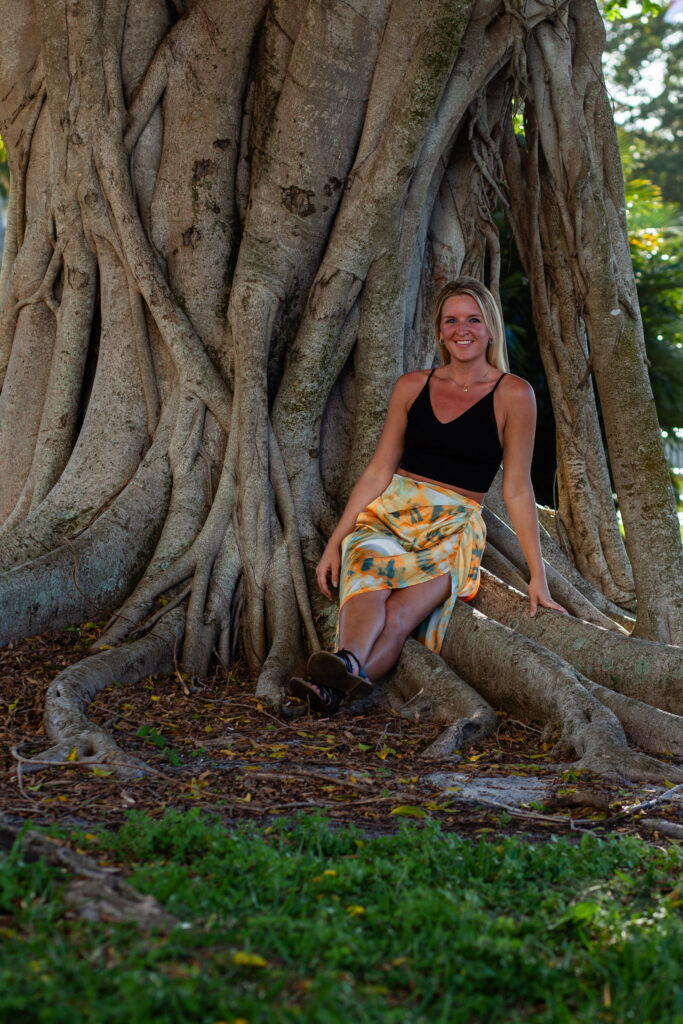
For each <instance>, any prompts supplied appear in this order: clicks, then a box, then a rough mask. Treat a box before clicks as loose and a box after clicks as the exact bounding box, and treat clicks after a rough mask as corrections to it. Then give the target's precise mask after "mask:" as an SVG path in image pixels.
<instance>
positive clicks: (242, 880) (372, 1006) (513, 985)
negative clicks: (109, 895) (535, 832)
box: [0, 809, 683, 1024]
mask: <svg viewBox="0 0 683 1024" xmlns="http://www.w3.org/2000/svg"><path fill="white" fill-rule="evenodd" d="M61 836H62V841H63V842H64V841H65V840H66V835H65V833H63V832H62V833H61ZM69 838H70V841H71V843H72V844H73V845H74V846H75V847H76V848H77V849H80V850H82V851H85V852H87V853H88V854H90V855H91V856H92V855H94V856H95V857H97V859H98V860H99V861H100V862H102V863H104V864H105V865H107V866H109V865H114V866H115V865H116V864H117V863H125V864H127V865H128V866H129V868H130V874H129V876H128V881H129V882H131V883H132V884H133V885H134V886H136V888H137V889H138V890H139V891H140V892H143V893H149V894H152V895H153V896H155V897H156V898H157V899H158V900H159V901H160V903H161V904H162V905H163V907H164V908H165V910H166V911H168V912H169V913H170V914H172V915H174V917H175V919H176V921H175V924H174V925H173V926H171V927H170V928H166V929H164V930H162V931H158V930H157V931H151V932H148V933H144V932H141V931H140V930H139V928H138V927H137V926H136V925H135V924H133V923H128V924H117V925H114V924H111V923H106V922H101V921H98V922H92V921H83V920H77V919H76V920H74V919H69V918H68V917H66V916H65V905H64V903H63V900H62V892H63V889H64V885H65V881H66V879H65V877H64V872H63V870H60V869H59V868H54V867H47V866H46V865H44V864H40V863H39V864H38V865H36V864H32V865H26V864H24V863H23V861H22V857H21V854H20V852H19V851H18V849H15V851H14V852H13V854H12V855H11V856H10V857H9V858H8V859H6V860H5V861H4V863H3V865H2V868H3V870H2V872H1V874H0V879H1V881H0V914H1V915H2V916H1V919H0V927H1V928H2V936H3V944H4V950H3V956H2V960H1V962H0V1019H2V1020H7V1021H9V1020H13V1021H21V1022H22V1024H24V1022H25V1024H32V1022H34V1021H35V1022H41V1024H42V1022H55V1024H61V1022H64V1024H66V1022H68V1024H79V1022H81V1021H86V1020H87V1021H107V1022H108V1024H115V1022H118V1021H121V1022H124V1021H125V1022H126V1024H136V1022H143V1021H144V1022H147V1021H151V1020H154V1021H158V1022H164V1024H165V1022H176V1021H178V1022H180V1021H190V1020H191V1021H193V1022H196V1024H215V1022H218V1021H230V1022H233V1024H236V1022H237V1021H240V1022H241V1021H244V1022H247V1021H248V1022H249V1024H258V1022H266V1021H268V1022H273V1021H275V1022H280V1021H283V1022H284V1021H310V1022H315V1024H326V1022H336V1021H350V1020H353V1021H382V1022H385V1021H387V1022H388V1021H396V1022H398V1021H400V1022H401V1024H404V1022H418V1021H425V1022H426V1021H429V1022H430V1024H433V1022H438V1021H444V1022H446V1021H447V1022H448V1024H457V1022H463V1024H464V1022H474V1021H482V1020H505V1021H510V1022H517V1021H531V1022H539V1024H540V1022H558V1024H559V1022H565V1021H567V1022H569V1021H572V1022H573V1021H586V1022H587V1021H596V1022H597V1021H601V1022H602V1021H619V1022H622V1021H638V1022H642V1021H647V1022H649V1024H656V1022H659V1021H661V1022H666V1024H680V1022H681V1021H683V994H682V993H681V989H680V984H679V981H680V962H681V957H683V915H682V913H681V902H682V901H681V887H680V876H681V867H682V866H683V853H682V851H681V849H680V848H679V847H676V846H673V845H672V846H669V847H668V848H666V849H659V848H652V847H649V846H647V845H646V844H645V843H643V842H642V841H640V840H638V839H635V838H633V837H622V838H619V839H617V838H614V837H613V838H609V839H607V840H600V839H596V838H594V837H592V836H586V837H584V838H582V839H581V840H580V841H571V840H569V841H568V840H566V839H558V838H554V837H551V838H550V839H549V840H548V841H547V842H545V843H542V844H538V843H530V842H528V841H527V840H525V839H524V838H507V839H499V838H494V839H493V840H492V841H485V840H483V839H482V840H479V841H472V840H469V839H463V838H461V837H459V836H457V835H454V834H452V833H450V834H447V833H444V832H442V831H441V829H440V828H439V827H438V826H437V825H433V824H430V825H427V826H426V827H417V826H413V825H411V826H409V827H405V828H404V829H403V830H402V831H401V832H400V833H399V834H398V835H393V836H380V837H375V838H369V837H368V836H367V835H365V834H364V833H362V832H361V831H359V830H358V829H356V828H354V827H353V826H351V827H344V828H340V829H335V828H333V827H331V826H330V823H329V822H327V821H326V820H324V819H323V818H322V817H300V818H296V819H281V820H278V821H277V822H275V823H274V824H272V825H271V826H269V827H268V828H266V829H264V828H263V826H257V825H256V824H254V823H242V824H240V825H239V826H238V827H237V828H234V829H229V830H228V829H226V828H225V826H224V824H223V823H221V822H220V820H219V819H218V818H216V817H214V818H207V817H206V816H203V815H202V814H201V813H200V812H199V811H198V810H197V809H195V810H194V811H191V812H188V813H178V812H173V811H169V812H167V813H166V814H165V815H164V817H163V819H161V820H158V821H155V820H153V819H151V818H150V817H149V816H147V815H144V814H141V813H139V812H131V814H130V816H129V817H128V819H127V821H126V822H125V824H124V825H123V826H122V828H121V829H120V830H119V831H118V833H114V832H106V831H104V830H96V831H94V832H84V831H80V832H74V831H73V830H72V831H71V834H70V837H69Z"/></svg>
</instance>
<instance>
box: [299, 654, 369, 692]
mask: <svg viewBox="0 0 683 1024" xmlns="http://www.w3.org/2000/svg"><path fill="white" fill-rule="evenodd" d="M308 674H309V676H310V677H311V679H312V680H313V682H314V683H317V685H318V686H326V687H332V688H333V689H335V690H341V691H342V692H343V693H345V694H348V695H351V694H353V695H354V697H356V698H358V697H367V696H369V694H371V693H372V689H373V687H372V683H371V682H370V680H369V679H368V677H367V676H366V674H365V672H364V671H363V667H362V665H361V663H360V661H359V660H358V658H357V656H356V655H355V654H354V653H353V651H347V650H345V649H344V648H342V650H340V651H335V652H334V654H332V653H330V651H316V652H315V654H312V655H311V656H310V658H309V659H308Z"/></svg>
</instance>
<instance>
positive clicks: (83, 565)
mask: <svg viewBox="0 0 683 1024" xmlns="http://www.w3.org/2000/svg"><path fill="white" fill-rule="evenodd" d="M3 14H4V27H5V40H4V45H3V63H2V66H1V67H0V84H1V85H2V89H1V90H0V96H2V99H1V100H0V127H1V130H2V136H3V139H4V141H5V144H6V147H7V151H8V158H9V163H10V173H11V194H10V206H9V219H8V227H7V238H6V245H5V252H4V257H3V264H2V275H1V277H0V302H1V307H0V374H1V377H0V380H2V392H1V394H0V480H2V491H1V493H0V516H1V518H2V521H3V522H4V526H3V527H2V530H1V531H0V609H1V611H0V642H6V641H8V640H9V639H11V638H13V637H17V636H24V635H26V634H27V633H29V632H37V631H40V630H43V629H45V628H48V627H51V626H55V625H58V624H60V623H61V624H63V623H66V622H68V621H76V620H79V619H83V618H86V617H87V618H93V617H94V616H95V615H97V614H103V613H113V614H112V617H111V619H110V621H109V623H108V626H107V628H106V630H105V633H104V635H103V637H102V638H101V641H100V644H101V647H102V650H101V651H100V652H99V653H97V654H94V655H93V656H92V657H91V658H90V659H86V660H85V661H84V662H83V663H82V664H81V665H79V666H77V667H76V668H75V669H74V670H69V671H67V672H66V673H62V675H61V676H60V677H58V679H56V680H55V682H54V683H53V686H52V689H51V692H50V695H49V699H48V706H47V710H46V725H47V731H48V734H49V735H50V736H51V737H52V738H53V740H54V743H55V746H54V748H53V755H52V756H54V757H56V758H59V757H61V756H62V755H63V751H64V750H65V749H66V746H65V744H67V745H68V746H69V749H71V747H72V746H73V745H74V743H75V744H76V746H77V748H78V751H79V753H80V754H81V755H85V756H98V753H100V754H101V756H102V757H107V758H109V759H110V760H111V759H112V749H113V748H112V741H110V740H108V739H107V738H106V737H105V736H104V735H103V734H102V733H101V731H97V730H93V729H91V728H90V727H89V725H88V722H87V719H86V718H85V715H84V711H85V707H86V706H87V702H88V700H89V699H90V698H91V697H92V695H93V694H94V693H95V692H96V691H97V689H98V688H99V687H101V686H103V685H106V683H107V681H108V680H109V679H110V678H111V673H112V672H115V674H116V678H117V679H118V680H119V681H122V680H126V681H128V682H131V683H132V682H134V681H135V679H137V678H140V677H141V676H142V675H145V674H149V673H150V672H154V671H159V672H161V671H167V670H168V669H169V667H170V666H172V665H173V664H175V663H180V664H182V666H183V667H184V669H185V670H187V671H189V672H192V673H195V674H197V675H202V674H204V673H205V672H206V671H207V668H208V665H209V662H210V661H211V659H212V658H218V659H220V661H222V662H223V663H224V664H226V665H227V664H228V663H229V662H230V661H231V660H232V659H233V658H234V657H235V654H236V652H237V651H238V650H241V651H243V652H244V654H245V655H246V657H247V659H248V662H249V664H250V666H251V667H252V668H253V669H256V670H258V672H259V682H258V692H259V693H260V694H262V695H263V696H265V697H269V698H271V699H272V700H274V701H278V700H280V699H281V697H282V693H283V686H284V683H285V681H286V679H287V677H288V675H289V674H290V673H291V672H292V671H293V670H295V669H301V666H302V663H303V661H304V658H305V655H306V652H307V651H310V650H312V649H315V648H316V647H317V646H318V644H319V643H320V642H321V641H327V640H329V635H330V630H331V624H332V620H333V617H334V608H332V607H331V606H329V605H328V604H327V602H324V601H323V600H322V599H321V597H320V596H319V595H318V594H316V592H315V588H314V587H313V586H312V583H313V580H314V576H313V567H314V565H315V563H316V561H317V559H318V557H319V555H320V552H321V550H322V546H323V544H324V542H325V538H326V536H327V535H329V533H330V531H331V529H332V526H333V523H334V520H335V517H336V516H337V515H338V514H339V511H340V509H341V507H342V505H343V502H344V499H345V496H346V495H347V493H348V491H349V488H350V487H351V486H352V484H353V481H354V479H355V477H356V476H357V475H358V473H359V472H360V470H361V468H362V467H363V465H364V463H365V462H366V461H367V459H368V457H369V455H370V454H371V452H372V450H373V447H374V445H375V443H376V440H377V438H378V436H379V432H380V429H381V424H382V419H383V414H384V410H385V407H386V402H387V398H388V394H389V390H390V388H391V385H392V383H393V381H394V380H395V378H396V377H397V376H398V375H399V374H400V373H401V372H403V371H404V370H407V369H413V368H415V367H417V366H426V365H429V364H430V363H431V362H432V360H433V358H434V345H433V338H432V331H431V326H430V324H431V306H432V300H433V295H434V292H435V289H436V288H438V286H439V284H440V283H441V282H442V281H443V280H445V279H448V278H450V277H453V276H456V275H457V274H459V273H462V272H465V273H474V274H477V275H479V276H482V275H483V274H484V271H485V268H486V267H488V276H489V283H490V286H491V288H492V290H493V291H494V292H496V290H497V286H498V276H499V269H500V254H499V247H498V239H497V233H496V229H495V226H494V221H493V218H492V213H493V210H494V208H495V206H496V204H497V203H502V205H503V207H504V208H505V211H506V214H507V216H508V218H509V221H510V224H511V226H512V228H513V231H514V232H515V236H516V239H517V243H518V246H519V249H520V253H521V255H522V259H523V260H524V262H525V265H526V267H527V273H528V276H529V280H530V282H531V289H532V296H533V303H534V316H535V318H536V324H537V329H538V338H539V344H540V347H541V352H542V354H543V359H544V363H545V366H546V371H547V376H548V381H549V385H550V390H551V395H552V399H553V405H554V410H555V417H556V421H557V424H558V457H559V465H560V473H559V487H560V505H559V516H558V521H557V522H556V524H555V527H556V528H555V538H554V539H553V538H552V537H551V536H549V535H546V534H545V533H544V539H543V544H544V552H545V554H546V558H547V559H548V562H549V579H550V581H551V587H552V589H553V591H554V592H555V593H556V594H557V595H558V596H559V597H560V599H561V600H562V601H564V602H565V603H566V604H567V607H568V609H569V611H570V613H572V614H571V616H570V617H569V618H568V619H567V620H562V621H560V622H555V621H554V620H553V623H552V624H551V627H552V628H551V627H548V629H546V630H545V631H543V630H540V632H538V633H535V634H533V635H532V633H529V632H528V631H527V630H523V629H518V628H516V627H517V624H518V622H519V621H520V615H523V614H524V613H523V612H519V611H518V606H517V602H518V601H519V600H522V599H521V598H520V591H522V592H523V591H524V589H525V585H526V584H525V577H524V574H525V566H524V564H523V560H522V561H520V558H519V551H518V548H517V547H516V544H515V541H514V537H512V536H511V535H510V531H509V530H508V529H507V527H506V526H505V524H504V522H502V521H501V519H499V518H497V517H496V516H494V515H493V513H491V514H490V515H489V525H490V534H491V541H490V544H489V548H488V550H487V556H486V557H487V563H486V564H487V565H488V568H489V569H490V570H491V571H492V572H493V573H494V574H495V576H496V577H497V578H498V583H497V584H495V586H497V587H498V588H499V589H498V590H495V587H494V589H493V590H491V585H488V584H487V589H486V592H485V593H484V592H483V593H482V599H481V601H480V609H481V610H480V611H476V612H472V611H471V610H466V609H459V610H458V611H457V612H456V614H455V615H454V617H453V621H452V623H451V626H450V628H449V634H448V638H447V642H446V644H445V647H444V657H445V661H446V663H447V664H445V663H444V661H443V660H442V659H440V658H438V657H437V656H435V655H432V654H431V653H430V652H426V651H424V650H422V649H420V648H416V645H414V644H412V643H411V644H409V645H408V646H407V648H406V652H405V654H404V656H403V658H402V659H401V662H400V664H399V666H398V668H397V670H396V672H395V673H394V674H393V676H392V678H391V679H390V680H389V690H388V693H389V699H394V700H399V699H400V698H399V697H398V696H397V695H399V694H403V696H404V697H405V695H406V694H410V693H412V692H413V691H414V692H415V693H417V690H418V689H420V690H422V691H423V692H424V693H425V694H426V696H424V695H423V697H422V701H421V702H420V704H419V706H420V707H421V708H422V709H423V710H424V708H426V707H428V708H429V712H430V713H431V714H433V715H435V716H436V717H437V718H439V719H440V720H442V721H443V722H444V724H445V725H447V726H449V728H448V729H447V731H446V733H445V734H444V737H443V741H442V742H441V743H440V744H438V745H437V747H435V748H434V749H432V750H431V753H432V754H433V755H436V754H438V755H441V756H442V755H444V754H445V753H447V751H448V750H449V749H451V748H452V747H453V745H454V744H455V745H457V744H460V743H462V742H464V741H466V740H467V739H471V738H473V737H475V736H479V735H481V734H482V733H483V732H485V731H486V730H487V729H490V728H491V727H492V724H493V722H494V721H495V716H494V715H493V713H492V711H491V708H490V705H489V703H487V702H492V703H494V704H498V705H500V706H504V707H505V706H509V707H514V708H515V709H516V710H517V711H518V712H519V711H520V709H521V711H522V712H523V713H525V714H528V715H531V716H534V717H537V718H539V719H542V720H543V721H545V722H546V724H547V725H548V728H549V729H551V730H552V729H553V728H555V727H557V729H558V734H559V736H560V737H561V745H560V747H558V750H559V749H562V751H567V750H572V751H573V752H574V754H575V756H577V757H579V758H580V759H581V760H582V763H583V764H584V765H587V766H589V767H591V768H592V769H597V770H601V769H604V770H610V771H613V770H616V767H618V769H619V771H621V772H622V774H625V775H627V776H628V775H630V776H633V777H643V776H646V777H653V776H657V775H658V774H659V775H661V774H668V775H669V777H674V774H675V770H674V769H671V768H668V769H667V768H666V767H665V766H664V765H661V764H659V763H658V762H656V761H654V760H653V759H652V758H646V757H645V756H644V755H640V754H636V753H634V752H629V751H628V749H627V748H626V746H625V743H626V741H625V738H624V732H623V729H622V724H623V726H624V728H626V730H627V732H630V733H631V735H633V736H634V738H635V739H636V740H637V742H639V743H640V744H641V745H642V746H644V747H645V748H646V749H647V750H649V751H650V752H651V753H657V752H661V751H663V750H671V751H678V752H680V751H681V738H680V730H681V720H680V719H679V718H678V717H677V712H678V710H680V680H681V656H682V654H681V652H680V651H679V650H678V649H677V648H676V647H673V646H671V644H677V643H680V642H681V639H682V638H683V580H682V573H681V554H680V537H679V535H678V528H677V521H676V518H675V514H674V513H673V495H672V493H671V488H670V485H669V481H668V476H667V472H666V465H665V462H664V458H663V455H662V451H661V443H660V440H659V432H658V427H657V422H656V417H655V414H654V407H653V401H652V395H651V392H650V388H649V382H648V378H647V371H646V360H645V354H644V348H643V343H642V331H641V328H640V320H639V315H638V308H637V302H636V296H635V288H634V282H633V275H632V271H631V267H630V262H629V258H628V245H627V238H626V226H625V212H624V201H623V185H622V182H621V176H620V170H619V164H618V157H617V151H616V145H615V136H614V126H613V124H612V122H611V118H610V115H609V105H608V100H607V95H606V92H605V87H604V83H603V81H602V78H601V75H600V70H599V65H600V53H601V47H602V27H601V23H600V19H599V16H598V13H597V9H596V8H595V5H594V0H565V2H563V3H560V4H559V5H558V4H554V5H545V4H542V3H536V2H535V0H528V2H527V0H513V2H512V3H508V4H505V5H500V4H499V3H497V2H493V0H424V2H421V3H420V4H415V3H414V2H412V0H358V2H357V3H356V4H354V5H351V4H349V3H347V2H346V0H322V2H321V0H231V2H230V3H226V0H204V2H203V3H202V4H199V3H192V2H188V3H184V2H183V0H173V2H172V3H171V2H168V3H167V2H166V0H91V2H88V3H85V4H79V3H72V2H70V0H41V2H40V3H34V4H31V3H28V2H23V3H21V4H15V3H12V4H10V3H8V2H7V0H5V3H4V10H3ZM520 109H523V111H524V122H525V131H524V134H523V135H515V132H514V130H513V125H514V123H515V122H514V121H513V115H514V114H515V113H517V112H518V111H519V110H520ZM596 388H597V392H598V393H599V398H600V408H601V414H602V417H603V421H604V430H605V434H606V437H607V443H608V453H607V454H606V453H605V451H604V449H603V446H602V441H601V430H600V420H599V414H598V408H597V405H596ZM608 460H609V461H608ZM610 469H611V473H612V476H613V480H614V485H615V487H616V490H617V494H618V498H619V504H620V508H621V512H622V516H623V520H624V524H625V527H626V547H627V550H628V557H627V555H626V552H625V550H624V547H623V545H622V542H621V537H620V534H619V530H618V525H617V520H616V516H615V509H614V503H613V499H612V494H611V489H612V483H611V480H610ZM491 506H492V508H493V510H494V511H495V512H498V513H499V515H500V516H502V517H503V518H504V515H505V513H504V510H503V509H502V508H501V507H500V504H499V502H497V500H496V496H495V493H493V494H492V496H491ZM510 588H513V589H510ZM634 588H635V598H636V608H637V618H636V632H637V634H638V637H639V639H638V640H637V641H636V640H632V639H630V638H629V637H628V636H627V632H626V630H625V629H624V628H623V624H624V623H625V622H626V623H628V617H627V615H626V612H625V611H624V609H626V610H627V611H628V610H630V609H632V607H633V601H634ZM494 609H495V610H494ZM486 616H488V618H487V617H486ZM547 617H548V616H542V618H541V619H540V620H539V626H542V625H543V623H544V621H545V619H546V618H547ZM550 617H552V616H550ZM578 620H584V622H583V623H582V622H580V621H578ZM576 630H579V632H576ZM586 630H587V631H588V632H587V633H586V632H585V631H586ZM581 631H584V632H581ZM591 631H592V632H591ZM525 632H526V633H527V635H526V636H522V635H521V634H522V633H525ZM563 638H564V639H563ZM123 640H128V641H129V642H128V643H127V644H125V645H123V646H118V647H117V646H115V645H117V644H120V643H121V641H123ZM131 640H132V641H133V642H130V641H131ZM632 645H640V646H632ZM642 645H645V648H644V647H643V646H642ZM484 647H485V648H486V651H487V653H486V658H485V659H484V658H483V657H478V651H479V652H481V650H483V648H484ZM584 647H586V651H584V655H585V657H583V658H582V660H579V659H578V658H576V657H573V653H572V652H574V653H576V652H577V651H579V649H581V650H583V648H584ZM588 651H590V652H591V654H590V657H589V656H588V653H587V652H588ZM595 652H598V653H595ZM600 652H602V653H600ZM635 658H638V659H640V660H639V662H638V663H639V664H641V665H644V666H645V668H644V669H643V673H644V674H643V678H642V679H640V681H639V685H638V687H636V688H634V687H633V686H630V685H629V679H628V677H629V663H630V661H631V660H632V659H635ZM591 659H592V660H591ZM607 660H609V662H610V667H609V669H608V670H605V663H606V661H607ZM614 666H616V667H614ZM496 674H497V675H496ZM496 677H497V678H499V679H500V680H502V682H501V683H500V685H493V684H492V683H491V679H492V678H496ZM472 687H474V688H475V689H474V690H473V689H472ZM475 690H477V691H478V692H479V695H478V694H477V693H476V692H475ZM614 691H616V692H614ZM636 691H637V692H636ZM392 694H394V697H393V698H392V696H391V695H392ZM677 702H678V703H677ZM676 705H677V706H676ZM653 709H654V710H653ZM657 709H658V710H657ZM620 723H622V724H620ZM638 723H640V725H639V724H638ZM660 729H661V735H662V737H663V738H662V739H661V740H658V739H657V736H658V730H660ZM115 756H116V757H118V759H119V760H118V762H117V764H119V767H121V764H122V762H123V760H125V759H123V757H122V755H121V754H117V755H115ZM44 757H45V755H43V759H44ZM138 769H139V765H137V764H135V763H134V762H131V763H130V764H129V765H128V766H127V767H125V770H127V771H135V770H138Z"/></svg>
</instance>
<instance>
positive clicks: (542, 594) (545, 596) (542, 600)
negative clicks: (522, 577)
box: [529, 579, 569, 618]
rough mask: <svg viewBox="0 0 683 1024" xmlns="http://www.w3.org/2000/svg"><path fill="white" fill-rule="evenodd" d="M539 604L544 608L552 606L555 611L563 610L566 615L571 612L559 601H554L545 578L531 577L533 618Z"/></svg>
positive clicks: (531, 612) (530, 596) (530, 612)
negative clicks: (535, 578) (536, 578)
mask: <svg viewBox="0 0 683 1024" xmlns="http://www.w3.org/2000/svg"><path fill="white" fill-rule="evenodd" d="M539 605H541V607H542V608H552V609H553V610H554V611H556V612H562V613H563V614H564V615H568V614H569V612H568V611H567V609H566V608H563V607H562V605H561V604H558V603H557V601H553V599H552V597H551V596H550V591H549V590H548V584H547V582H546V580H545V579H542V580H534V579H531V580H530V581H529V615H530V616H531V617H532V618H533V617H534V615H535V614H536V612H537V611H538V606H539Z"/></svg>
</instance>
